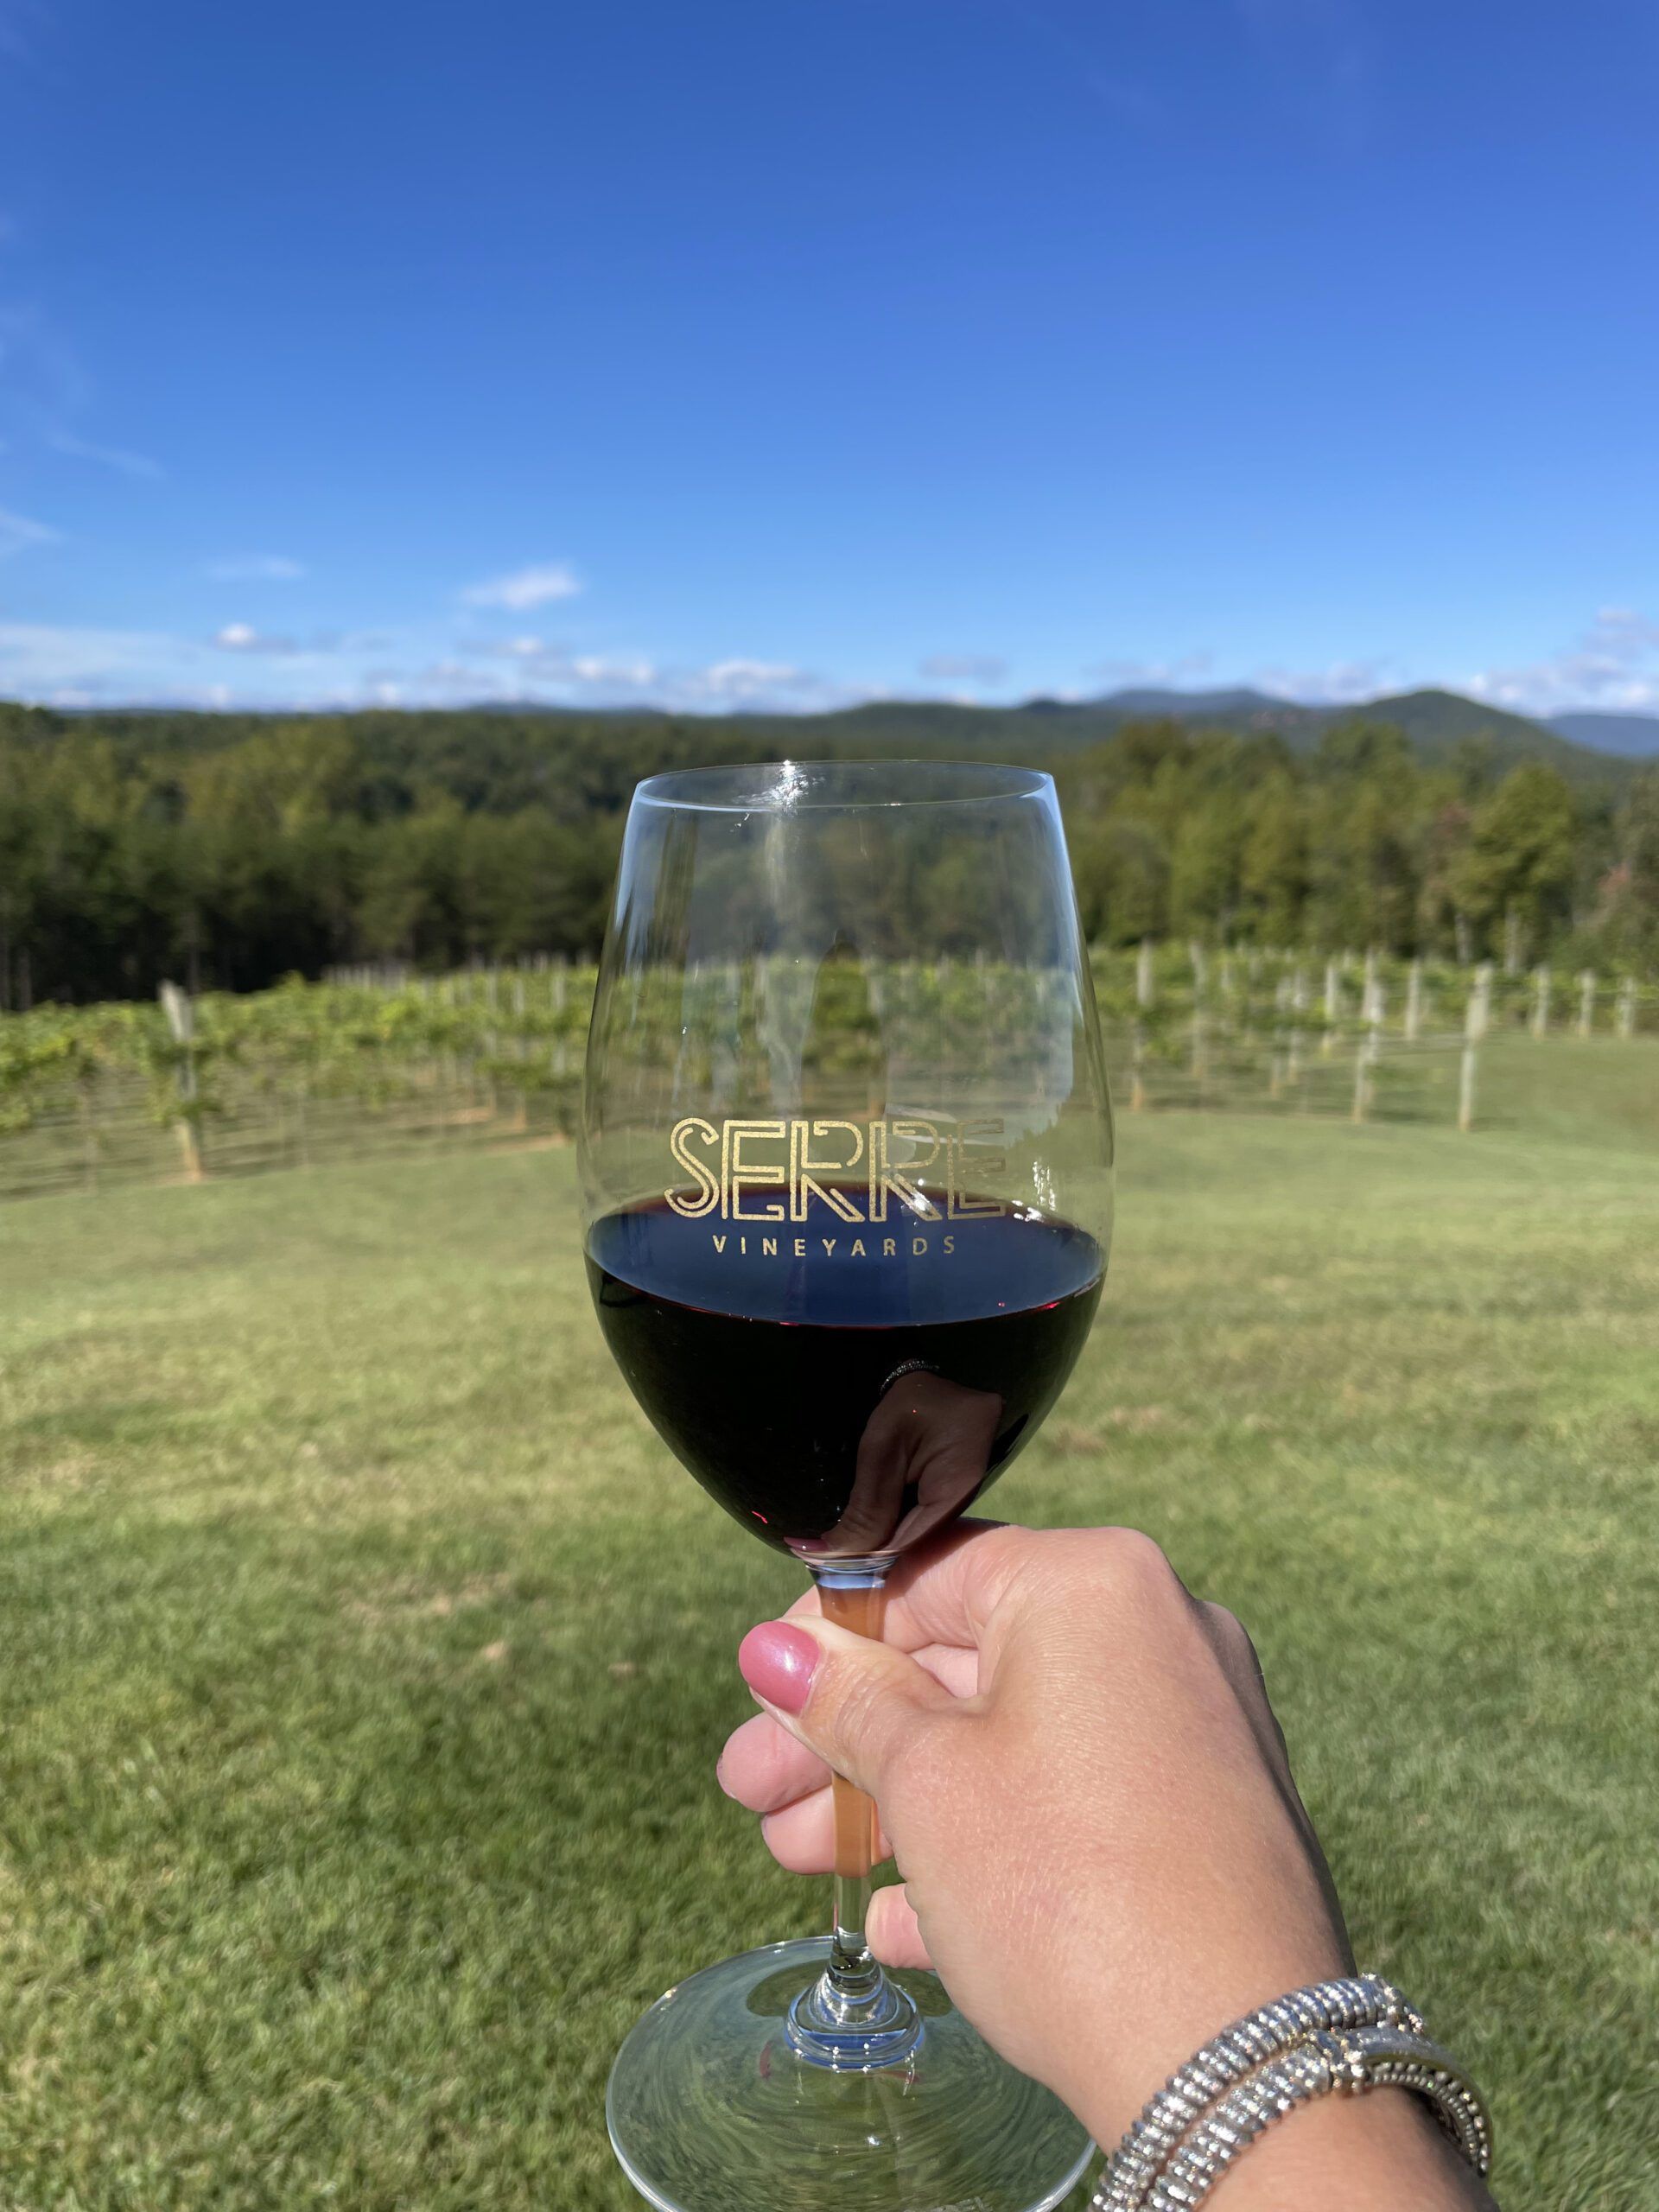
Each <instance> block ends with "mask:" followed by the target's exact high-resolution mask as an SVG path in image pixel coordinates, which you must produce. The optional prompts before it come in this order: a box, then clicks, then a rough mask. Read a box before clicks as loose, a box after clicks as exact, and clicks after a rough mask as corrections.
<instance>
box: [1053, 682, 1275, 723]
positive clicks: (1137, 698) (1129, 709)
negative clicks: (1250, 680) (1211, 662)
mask: <svg viewBox="0 0 1659 2212" xmlns="http://www.w3.org/2000/svg"><path fill="white" fill-rule="evenodd" d="M1092 703H1093V704H1094V705H1095V706H1096V707H1104V708H1109V709H1110V710H1111V712H1112V713H1113V714H1116V715H1124V716H1126V717H1128V716H1134V717H1135V719H1137V720H1139V719H1140V718H1141V716H1143V715H1173V716H1174V717H1175V718H1176V719H1177V720H1178V721H1208V722H1215V721H1224V722H1242V721H1258V720H1259V721H1262V722H1263V723H1264V724H1265V723H1270V722H1272V721H1274V719H1275V717H1277V716H1279V715H1287V714H1291V715H1294V714H1306V713H1307V712H1309V711H1310V710H1309V709H1306V708H1305V707H1299V706H1298V705H1297V703H1296V702H1295V701H1294V699H1275V698H1274V697H1273V696H1271V695H1270V694H1269V693H1268V692H1266V691H1252V690H1249V687H1248V686H1240V687H1236V688H1235V689H1234V690H1230V691H1158V690H1142V691H1109V692H1108V693H1107V694H1106V696H1105V697H1104V698H1103V699H1096V700H1095V701H1094V702H1092Z"/></svg>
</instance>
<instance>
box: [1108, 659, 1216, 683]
mask: <svg viewBox="0 0 1659 2212" xmlns="http://www.w3.org/2000/svg"><path fill="white" fill-rule="evenodd" d="M1215 658H1216V657H1215V655H1214V654H1213V653H1211V652H1192V653H1182V654H1181V655H1180V656H1179V658H1177V659H1175V660H1097V661H1094V662H1091V663H1090V665H1089V667H1088V668H1086V669H1085V670H1084V675H1085V676H1099V677H1104V678H1105V679H1106V680H1107V681H1108V682H1109V683H1119V684H1126V685H1135V686H1144V685H1162V684H1181V683H1185V682H1186V681H1187V680H1188V678H1189V677H1194V676H1206V675H1208V673H1209V672H1210V670H1211V667H1212V666H1213V665H1214V662H1215Z"/></svg>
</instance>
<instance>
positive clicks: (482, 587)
mask: <svg viewBox="0 0 1659 2212" xmlns="http://www.w3.org/2000/svg"><path fill="white" fill-rule="evenodd" d="M581 589H582V579H581V578H580V577H579V576H578V575H576V573H575V569H572V568H570V567H569V566H568V564H567V563H564V562H563V561H543V562H541V563H537V564H536V565H534V566H532V567H531V568H528V569H513V570H512V572H511V574H510V575H505V576H491V577H489V578H488V579H487V580H486V582H483V583H481V584H468V585H467V588H466V590H465V591H463V592H462V593H461V601H462V603H463V605H465V606H467V607H506V608H508V609H510V610H511V611H512V613H516V614H523V613H528V612H529V610H530V609H531V607H545V606H547V605H548V604H549V602H550V601H553V600H556V599H574V598H575V596H576V594H577V593H578V592H580V591H581Z"/></svg>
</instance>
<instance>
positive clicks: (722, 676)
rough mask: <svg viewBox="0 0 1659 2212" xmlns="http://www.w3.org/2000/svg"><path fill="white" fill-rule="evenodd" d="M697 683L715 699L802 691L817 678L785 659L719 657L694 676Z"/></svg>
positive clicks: (693, 679) (694, 681)
mask: <svg viewBox="0 0 1659 2212" xmlns="http://www.w3.org/2000/svg"><path fill="white" fill-rule="evenodd" d="M691 681H692V683H693V685H694V687H695V688H696V690H699V691H701V692H702V693H703V694H704V695H705V696H708V697H709V698H711V699H725V700H736V701H746V700H750V699H753V698H755V697H757V696H760V695H761V694H763V693H766V692H774V691H799V690H804V689H807V688H810V686H811V685H812V683H813V679H812V677H810V676H808V675H807V673H806V671H804V669H799V668H796V667H793V666H791V664H790V663H789V662H788V661H785V660H741V659H739V660H717V661H715V663H714V664H713V665H712V666H711V667H709V668H705V669H702V670H699V671H697V672H696V674H695V675H694V676H693V677H692V678H691Z"/></svg>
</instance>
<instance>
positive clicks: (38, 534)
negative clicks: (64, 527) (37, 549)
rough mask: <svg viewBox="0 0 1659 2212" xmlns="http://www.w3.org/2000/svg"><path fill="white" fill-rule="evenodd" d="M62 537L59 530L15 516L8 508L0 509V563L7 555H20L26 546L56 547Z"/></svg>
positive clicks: (23, 516) (21, 516)
mask: <svg viewBox="0 0 1659 2212" xmlns="http://www.w3.org/2000/svg"><path fill="white" fill-rule="evenodd" d="M62 537H63V532H62V531H60V530H53V529H51V528H50V527H49V526H48V524H45V523H43V522H31V521H30V520H29V517H28V516H27V515H15V514H13V513H11V512H10V510H9V509H8V508H5V507H0V561H3V560H4V559H5V558H6V556H8V555H9V554H12V553H21V552H22V550H23V548H24V546H26V545H56V544H58V543H60V541H61V539H62Z"/></svg>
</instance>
